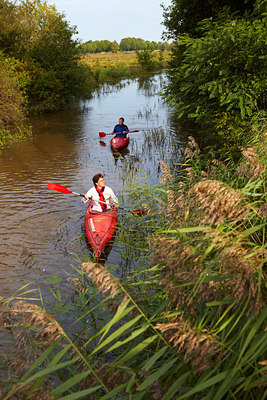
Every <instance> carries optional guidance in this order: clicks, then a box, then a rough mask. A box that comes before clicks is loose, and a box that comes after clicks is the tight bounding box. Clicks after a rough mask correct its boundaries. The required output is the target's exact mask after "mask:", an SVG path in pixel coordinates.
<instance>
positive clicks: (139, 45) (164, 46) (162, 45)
mask: <svg viewBox="0 0 267 400" xmlns="http://www.w3.org/2000/svg"><path fill="white" fill-rule="evenodd" d="M169 47H170V45H169V44H168V42H167V41H165V42H155V41H149V40H144V39H141V38H135V37H127V38H123V39H121V41H120V43H118V42H117V41H116V40H114V41H113V42H111V41H109V40H95V41H92V40H88V41H87V42H85V43H82V44H81V45H80V46H79V51H80V53H81V54H86V53H101V52H113V53H116V52H118V51H136V50H161V51H164V50H168V49H169Z"/></svg>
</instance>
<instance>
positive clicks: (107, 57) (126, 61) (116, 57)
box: [81, 50, 170, 69]
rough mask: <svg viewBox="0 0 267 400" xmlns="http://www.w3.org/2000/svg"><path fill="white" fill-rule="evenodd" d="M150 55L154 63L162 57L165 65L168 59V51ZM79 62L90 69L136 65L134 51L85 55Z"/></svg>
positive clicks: (156, 51)
mask: <svg viewBox="0 0 267 400" xmlns="http://www.w3.org/2000/svg"><path fill="white" fill-rule="evenodd" d="M152 54H153V56H154V57H153V59H155V61H159V60H160V57H162V61H163V62H164V63H165V62H166V61H167V60H168V59H169V58H170V52H168V51H164V52H161V51H158V50H155V51H153V53H152ZM81 61H82V63H84V64H86V65H88V66H89V67H91V68H92V69H98V68H99V69H102V68H121V67H131V66H136V65H137V64H138V63H137V56H136V53H135V52H134V51H131V52H118V53H97V54H86V55H82V56H81Z"/></svg>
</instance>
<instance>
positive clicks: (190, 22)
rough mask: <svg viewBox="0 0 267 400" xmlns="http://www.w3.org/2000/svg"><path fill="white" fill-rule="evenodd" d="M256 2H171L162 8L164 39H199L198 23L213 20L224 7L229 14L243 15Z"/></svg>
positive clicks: (180, 0)
mask: <svg viewBox="0 0 267 400" xmlns="http://www.w3.org/2000/svg"><path fill="white" fill-rule="evenodd" d="M255 3H256V0H245V1H244V0H206V1H203V0H191V1H188V0H172V4H171V5H170V6H168V7H165V6H164V5H161V6H162V8H163V18H164V22H163V24H164V25H165V27H166V31H165V32H164V34H163V36H164V38H165V39H177V38H178V37H179V36H180V35H181V34H183V33H187V34H189V35H190V36H192V37H199V36H200V35H201V33H200V32H199V31H198V29H197V28H198V25H197V24H198V22H200V21H202V20H203V19H206V18H210V17H212V18H214V17H216V16H217V15H218V13H219V12H221V11H222V10H223V8H224V7H229V10H230V12H231V13H233V12H236V13H238V14H239V15H243V14H244V13H245V12H246V11H250V12H251V11H252V10H253V7H254V5H255Z"/></svg>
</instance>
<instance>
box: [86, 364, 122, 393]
mask: <svg viewBox="0 0 267 400" xmlns="http://www.w3.org/2000/svg"><path fill="white" fill-rule="evenodd" d="M112 367H113V365H112V363H110V364H102V365H101V367H100V368H98V369H97V370H96V375H97V376H99V377H100V378H101V380H102V381H103V382H105V386H106V387H107V388H108V390H109V391H111V390H112V389H114V388H115V387H117V386H119V385H122V384H123V383H126V382H129V380H130V377H129V374H127V373H126V372H124V371H123V370H120V369H116V370H115V369H112ZM97 383H98V381H97V380H96V378H95V376H94V375H92V376H90V377H88V379H86V381H85V382H84V383H83V385H82V388H81V389H88V388H89V387H91V386H94V385H96V384H97Z"/></svg>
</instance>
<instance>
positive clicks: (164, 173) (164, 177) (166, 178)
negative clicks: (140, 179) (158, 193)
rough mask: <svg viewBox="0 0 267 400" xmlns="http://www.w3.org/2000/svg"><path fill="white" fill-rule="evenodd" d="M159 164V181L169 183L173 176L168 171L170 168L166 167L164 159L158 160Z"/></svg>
mask: <svg viewBox="0 0 267 400" xmlns="http://www.w3.org/2000/svg"><path fill="white" fill-rule="evenodd" d="M159 165H160V170H161V173H162V176H161V178H160V182H161V183H162V184H163V185H164V184H166V183H169V182H171V181H172V179H173V176H172V174H171V172H170V168H169V167H168V165H167V164H166V162H165V161H163V160H160V161H159Z"/></svg>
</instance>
